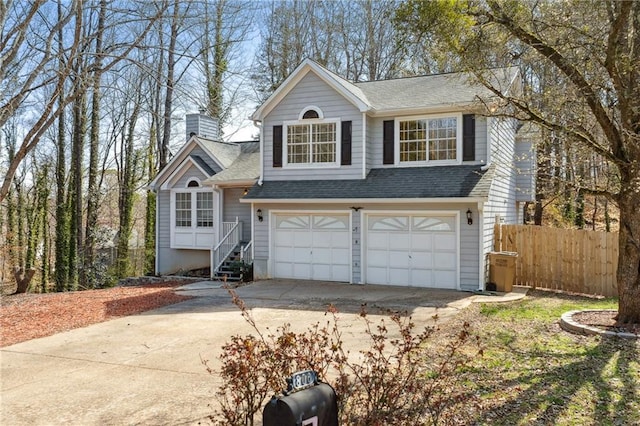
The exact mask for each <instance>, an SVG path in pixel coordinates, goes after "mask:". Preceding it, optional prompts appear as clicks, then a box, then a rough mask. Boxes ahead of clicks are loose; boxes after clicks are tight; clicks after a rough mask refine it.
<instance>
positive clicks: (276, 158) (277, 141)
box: [273, 126, 282, 167]
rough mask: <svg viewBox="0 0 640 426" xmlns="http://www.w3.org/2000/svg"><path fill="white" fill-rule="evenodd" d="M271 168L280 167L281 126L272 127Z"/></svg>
mask: <svg viewBox="0 0 640 426" xmlns="http://www.w3.org/2000/svg"><path fill="white" fill-rule="evenodd" d="M273 167H282V126H273Z"/></svg>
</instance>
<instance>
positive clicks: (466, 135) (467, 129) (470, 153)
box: [462, 114, 476, 161]
mask: <svg viewBox="0 0 640 426" xmlns="http://www.w3.org/2000/svg"><path fill="white" fill-rule="evenodd" d="M475 159H476V117H475V115H473V114H464V115H463V116H462V161H474V160H475Z"/></svg>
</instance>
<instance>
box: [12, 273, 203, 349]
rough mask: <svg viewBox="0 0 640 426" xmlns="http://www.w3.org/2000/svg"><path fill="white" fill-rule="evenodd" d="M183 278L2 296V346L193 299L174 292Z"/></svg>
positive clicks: (181, 283)
mask: <svg viewBox="0 0 640 426" xmlns="http://www.w3.org/2000/svg"><path fill="white" fill-rule="evenodd" d="M183 284H185V283H184V282H183V281H167V282H161V283H152V284H144V285H137V286H123V287H113V288H106V289H100V290H84V291H71V292H65V293H44V294H40V293H26V294H14V295H7V296H5V295H3V296H2V297H1V298H0V347H4V346H9V345H13V344H15V343H20V342H24V341H27V340H31V339H36V338H39V337H46V336H51V335H53V334H56V333H60V332H63V331H68V330H72V329H74V328H80V327H86V326H88V325H91V324H96V323H99V322H104V321H107V320H110V319H112V318H117V317H122V316H127V315H133V314H138V313H140V312H144V311H149V310H151V309H156V308H160V307H162V306H166V305H171V304H174V303H178V302H182V301H184V300H188V299H191V297H189V296H182V295H179V294H176V293H175V292H174V289H175V287H178V286H181V285H183Z"/></svg>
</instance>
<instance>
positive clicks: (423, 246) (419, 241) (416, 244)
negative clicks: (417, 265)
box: [411, 234, 433, 251]
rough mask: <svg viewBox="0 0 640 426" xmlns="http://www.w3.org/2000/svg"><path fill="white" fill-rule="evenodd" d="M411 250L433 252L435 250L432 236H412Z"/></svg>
mask: <svg viewBox="0 0 640 426" xmlns="http://www.w3.org/2000/svg"><path fill="white" fill-rule="evenodd" d="M411 248H412V249H413V250H422V251H431V250H432V249H433V236H432V235H430V234H412V235H411Z"/></svg>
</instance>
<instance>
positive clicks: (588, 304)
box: [443, 291, 640, 425]
mask: <svg viewBox="0 0 640 426" xmlns="http://www.w3.org/2000/svg"><path fill="white" fill-rule="evenodd" d="M610 308H615V301H613V300H601V301H595V300H593V299H588V298H582V297H575V296H565V295H561V294H553V293H545V292H541V291H530V292H529V294H528V295H527V297H526V299H524V300H522V301H518V302H510V303H505V304H492V305H482V304H480V305H476V304H474V305H471V306H470V307H469V308H467V309H466V310H465V311H464V312H462V313H461V314H460V315H459V316H457V317H456V318H455V319H454V321H453V323H450V324H449V325H450V326H451V329H453V330H455V328H456V327H455V323H456V322H458V321H461V322H463V321H467V322H469V323H471V324H473V328H474V330H475V332H476V333H477V334H479V336H480V338H481V340H482V342H483V343H482V344H483V347H484V355H483V356H482V357H477V358H476V359H474V361H473V362H471V363H470V364H469V365H467V366H465V368H464V369H463V372H462V373H461V374H460V376H459V377H457V380H458V383H459V385H460V386H461V387H462V388H463V389H464V390H465V391H466V392H468V395H469V396H470V399H472V398H477V399H476V401H477V406H476V407H475V409H474V411H475V414H474V415H473V416H471V418H472V419H473V421H472V423H473V424H479V425H640V341H636V340H632V339H631V340H630V339H618V338H603V337H600V336H579V335H574V334H571V333H568V332H565V331H563V330H562V329H561V328H560V326H559V325H558V319H559V317H560V315H561V314H562V313H564V312H566V311H569V310H574V309H610ZM443 333H444V334H445V335H446V330H443ZM443 338H444V337H443Z"/></svg>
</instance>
